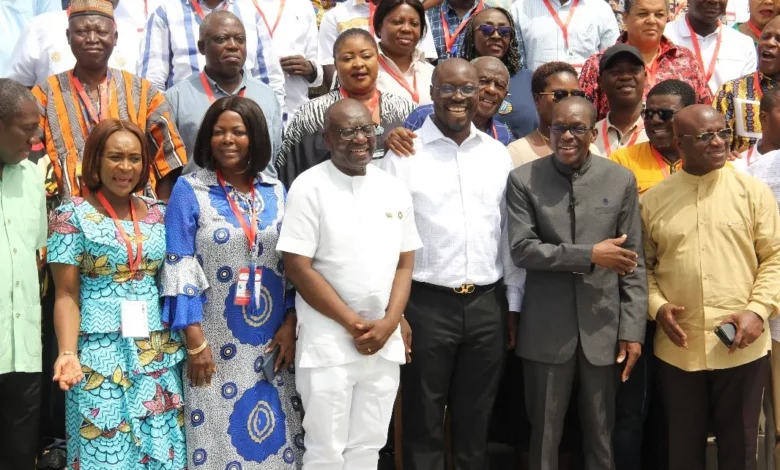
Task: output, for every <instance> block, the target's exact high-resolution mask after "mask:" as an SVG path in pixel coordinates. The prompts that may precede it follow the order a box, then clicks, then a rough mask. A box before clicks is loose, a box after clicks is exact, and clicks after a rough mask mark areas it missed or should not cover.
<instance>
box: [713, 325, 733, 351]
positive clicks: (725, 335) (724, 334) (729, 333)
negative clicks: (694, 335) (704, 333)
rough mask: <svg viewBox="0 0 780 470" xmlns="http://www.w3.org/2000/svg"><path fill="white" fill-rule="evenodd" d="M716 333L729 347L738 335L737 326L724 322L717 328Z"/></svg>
mask: <svg viewBox="0 0 780 470" xmlns="http://www.w3.org/2000/svg"><path fill="white" fill-rule="evenodd" d="M715 334H716V335H717V336H718V338H720V340H721V341H722V342H723V344H725V345H726V346H727V347H729V348H730V347H731V345H732V344H734V337H735V336H736V335H737V327H736V326H735V325H734V324H733V323H724V324H722V325H720V326H719V327H717V328H715Z"/></svg>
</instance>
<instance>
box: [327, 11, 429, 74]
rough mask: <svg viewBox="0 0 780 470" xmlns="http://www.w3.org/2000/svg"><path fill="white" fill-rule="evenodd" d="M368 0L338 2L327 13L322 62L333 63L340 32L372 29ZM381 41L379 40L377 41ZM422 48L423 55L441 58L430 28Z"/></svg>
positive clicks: (420, 47) (421, 42) (419, 47)
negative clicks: (369, 22) (334, 48)
mask: <svg viewBox="0 0 780 470" xmlns="http://www.w3.org/2000/svg"><path fill="white" fill-rule="evenodd" d="M367 1H368V0H346V1H345V2H343V3H339V4H337V5H336V6H335V7H333V8H331V9H330V10H328V11H327V13H325V16H323V17H322V22H321V23H320V32H319V44H320V45H319V50H320V63H321V64H322V65H333V45H334V44H335V43H336V38H337V37H339V34H341V33H342V32H344V31H346V30H348V29H350V28H362V29H365V30H366V31H371V27H370V26H369V24H368V16H369V7H368V3H367ZM375 39H376V38H375ZM378 42H379V41H378V40H377V43H378ZM417 48H418V49H420V50H422V52H423V56H424V57H426V58H428V59H431V60H435V59H438V58H439V55H438V54H437V53H436V46H435V45H434V44H433V36H431V30H430V28H428V31H427V33H426V34H425V36H424V37H423V38H422V40H421V41H420V44H418V46H417Z"/></svg>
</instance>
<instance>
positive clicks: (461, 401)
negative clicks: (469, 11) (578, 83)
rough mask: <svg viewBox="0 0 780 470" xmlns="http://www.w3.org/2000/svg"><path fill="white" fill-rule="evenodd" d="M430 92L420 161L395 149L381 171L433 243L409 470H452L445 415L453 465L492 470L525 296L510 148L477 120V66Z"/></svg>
mask: <svg viewBox="0 0 780 470" xmlns="http://www.w3.org/2000/svg"><path fill="white" fill-rule="evenodd" d="M432 83H433V85H432V86H431V97H432V98H433V106H434V114H433V115H432V116H430V117H428V118H427V119H426V120H425V122H424V123H423V125H422V127H421V128H420V129H419V130H418V131H417V133H416V134H417V138H415V139H414V149H415V154H414V156H412V157H399V156H398V155H396V154H395V153H393V152H392V151H391V152H388V153H387V155H386V156H385V160H384V162H383V164H382V166H383V168H384V169H385V170H386V171H388V172H390V173H391V174H394V175H396V176H397V177H398V178H399V179H400V180H401V181H403V182H404V183H405V184H406V186H407V188H409V191H410V192H411V193H412V199H413V201H414V213H415V218H416V222H417V227H418V229H419V230H420V236H421V238H422V240H423V244H424V248H422V249H421V250H419V251H417V253H416V254H415V263H414V275H413V276H412V279H413V282H412V290H411V295H410V297H409V304H408V305H407V307H406V312H405V316H406V320H407V321H408V322H409V325H410V326H411V328H412V331H413V332H414V335H413V336H414V353H413V355H412V361H411V362H410V363H409V364H407V365H406V366H404V367H403V368H402V371H401V372H402V374H403V383H404V386H403V387H402V394H403V454H404V455H403V457H404V469H405V470H432V469H442V468H444V433H443V430H442V427H443V422H444V409H445V407H447V408H448V410H449V411H450V414H451V416H452V458H453V461H454V467H455V468H459V469H484V468H488V454H487V435H488V425H489V423H490V415H491V412H492V410H493V403H494V401H495V398H496V392H497V390H498V384H499V381H500V378H501V372H502V369H503V363H504V357H505V355H506V348H507V342H509V346H512V343H513V342H514V340H513V338H514V324H515V321H514V318H515V314H514V313H512V312H517V311H518V310H519V305H520V303H521V301H522V295H523V293H522V289H523V279H522V278H523V276H524V272H523V271H522V270H519V269H517V268H515V267H514V265H513V264H512V262H511V260H510V259H509V251H508V246H507V234H506V231H505V230H504V228H505V225H506V206H505V203H504V194H505V190H506V182H507V177H508V175H509V172H510V171H512V167H513V165H512V159H511V158H510V156H509V152H508V151H507V149H506V147H504V146H503V145H502V144H501V143H500V142H499V141H497V140H495V139H493V138H492V137H491V136H489V135H487V134H485V133H484V132H481V131H479V130H477V128H476V127H475V126H474V124H473V123H472V122H471V121H472V118H473V117H474V113H475V112H476V108H477V102H478V91H479V88H478V87H479V78H478V73H477V70H476V69H475V68H474V66H473V65H471V64H469V63H468V62H467V61H465V60H463V59H448V60H446V61H444V62H442V63H441V64H439V66H438V67H436V69H435V70H434V72H433V78H432ZM502 277H503V278H504V283H503V284H506V285H507V290H506V291H505V289H504V285H503V284H502V282H501V278H502ZM505 294H506V298H505ZM507 299H508V301H509V311H510V313H509V320H508V323H509V328H507V319H506V317H507V304H506V302H507ZM507 329H508V330H509V332H507ZM507 338H509V341H507Z"/></svg>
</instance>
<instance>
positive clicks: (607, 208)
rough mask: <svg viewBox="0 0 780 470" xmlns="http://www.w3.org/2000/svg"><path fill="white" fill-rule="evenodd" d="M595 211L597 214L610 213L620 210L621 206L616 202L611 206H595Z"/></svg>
mask: <svg viewBox="0 0 780 470" xmlns="http://www.w3.org/2000/svg"><path fill="white" fill-rule="evenodd" d="M593 212H594V213H595V214H597V215H610V214H615V213H617V212H620V206H619V205H617V204H615V205H611V206H599V207H594V208H593Z"/></svg>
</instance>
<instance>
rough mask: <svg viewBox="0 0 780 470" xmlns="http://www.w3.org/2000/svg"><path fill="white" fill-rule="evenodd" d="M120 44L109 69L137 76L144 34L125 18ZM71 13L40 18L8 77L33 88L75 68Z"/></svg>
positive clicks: (18, 47)
mask: <svg viewBox="0 0 780 470" xmlns="http://www.w3.org/2000/svg"><path fill="white" fill-rule="evenodd" d="M116 26H117V44H116V47H114V52H113V53H112V54H111V58H110V59H109V60H108V66H109V67H111V68H115V69H122V70H127V71H128V72H132V73H135V70H136V66H137V64H138V44H139V43H140V42H141V34H140V33H139V32H138V31H137V30H136V28H135V27H134V26H133V25H132V24H130V23H127V22H126V21H124V20H122V19H117V20H116ZM67 30H68V13H67V12H66V11H53V12H49V13H44V14H42V15H39V16H36V17H35V18H33V19H32V21H30V22H29V23H28V24H27V27H26V28H25V30H24V33H23V34H22V37H21V38H20V39H19V42H18V43H17V44H16V49H14V52H13V56H12V59H11V63H10V65H9V67H8V70H9V71H8V78H11V79H13V80H16V81H17V82H19V83H21V84H22V85H25V86H28V87H31V86H34V85H41V84H43V83H44V82H45V81H46V79H47V78H49V77H50V76H51V75H56V74H58V73H62V72H65V71H68V70H70V69H72V68H73V67H74V66H75V65H76V58H75V57H73V52H71V50H70V45H69V44H68V40H67V36H66V31H67Z"/></svg>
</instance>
